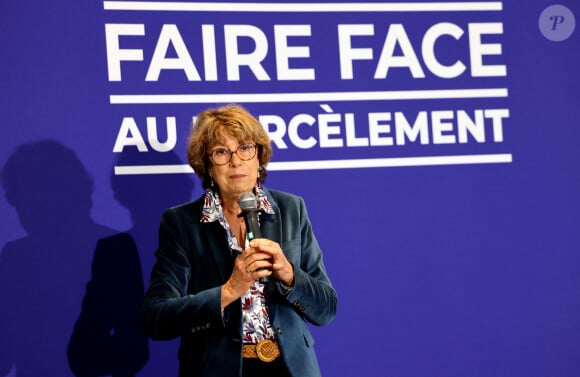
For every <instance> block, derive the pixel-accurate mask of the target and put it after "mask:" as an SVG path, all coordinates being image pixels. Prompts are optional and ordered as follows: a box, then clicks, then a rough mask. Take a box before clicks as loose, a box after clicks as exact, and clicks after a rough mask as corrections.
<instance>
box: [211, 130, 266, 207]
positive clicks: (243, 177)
mask: <svg viewBox="0 0 580 377" xmlns="http://www.w3.org/2000/svg"><path fill="white" fill-rule="evenodd" d="M222 143H223V144H217V145H214V146H212V147H211V148H210V149H209V153H210V154H211V153H212V152H214V151H215V150H218V149H222V148H226V149H229V150H230V152H232V151H236V150H237V149H238V147H239V146H240V143H239V142H238V140H237V139H236V138H234V137H232V136H230V135H228V134H225V138H224V140H223V141H222ZM248 144H253V143H248ZM240 152H241V151H240ZM210 161H212V160H211V158H210ZM259 166H260V162H259V161H258V153H257V152H256V155H255V156H254V157H252V158H251V159H250V160H247V161H244V160H242V159H240V157H239V156H238V154H237V153H232V158H231V160H230V161H229V162H228V163H227V164H225V165H216V164H214V163H213V161H212V163H211V167H210V168H209V172H210V174H211V176H212V178H213V180H214V183H215V184H216V185H217V186H218V187H219V189H220V194H221V195H222V197H230V198H231V197H233V198H237V197H238V196H239V195H240V194H241V193H242V192H246V191H253V190H254V186H255V185H256V182H257V179H258V168H259Z"/></svg>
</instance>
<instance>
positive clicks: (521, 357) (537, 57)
mask: <svg viewBox="0 0 580 377" xmlns="http://www.w3.org/2000/svg"><path fill="white" fill-rule="evenodd" d="M579 15H580V5H579V4H578V2H577V1H573V0H563V1H560V2H559V3H558V4H556V5H555V4H553V3H551V2H546V1H540V0H532V1H527V2H525V3H524V2H518V1H515V0H509V1H503V2H502V1H482V2H475V1H468V2H430V1H428V2H417V1H407V2H396V3H394V2H369V3H348V2H317V3H312V2H292V1H291V2H283V3H282V2H278V3H275V2H274V3H268V2H262V1H259V2H251V3H250V2H239V1H236V2H229V3H227V4H221V3H209V2H208V3H188V2H121V1H94V2H85V3H82V2H81V3H79V2H77V1H72V0H71V1H69V0H61V1H53V2H41V3H38V4H30V3H27V2H4V3H2V5H0V25H2V27H1V28H2V33H1V34H2V37H0V48H1V50H2V51H3V59H2V60H1V61H0V67H1V70H2V72H3V75H2V77H1V78H0V88H1V89H0V97H1V102H0V121H1V122H2V132H3V137H2V138H1V141H0V143H1V145H2V147H1V148H0V167H1V169H2V170H1V172H2V188H3V192H4V193H5V195H4V196H2V197H1V198H0V213H1V219H2V226H1V227H0V246H1V247H2V248H1V252H0V302H2V305H1V308H0V376H1V377H5V376H10V377H16V376H17V377H21V376H35V377H37V376H47V377H65V376H86V375H104V376H106V375H123V376H125V375H137V376H142V377H153V376H175V375H176V374H177V348H176V347H177V342H175V341H172V342H151V341H148V340H147V339H146V338H145V337H144V335H143V332H142V331H141V329H140V327H139V323H138V313H139V306H140V304H141V297H142V294H143V290H144V289H145V287H146V286H147V281H148V277H149V272H150V270H151V267H152V265H153V263H154V257H153V253H154V251H155V248H156V243H157V239H156V238H157V234H156V233H157V227H158V223H159V219H160V216H161V214H162V211H163V209H164V208H166V207H169V206H171V205H174V204H177V203H182V202H185V201H188V200H191V199H192V198H196V197H198V196H199V195H201V194H202V189H201V185H200V183H199V181H198V180H197V178H196V177H195V176H194V174H192V172H191V170H190V169H189V168H188V166H187V165H186V158H185V145H186V141H187V136H188V132H189V128H190V126H191V122H192V118H193V117H194V116H195V114H197V113H198V112H199V111H200V110H202V109H204V108H207V107H212V106H215V105H218V104H223V103H230V102H236V103H240V104H242V105H244V106H245V107H246V108H248V109H249V110H250V111H251V112H252V113H253V114H255V115H256V116H258V117H259V118H260V120H261V122H262V123H263V125H264V127H265V128H266V130H267V131H268V132H269V133H270V135H271V138H272V141H273V147H274V154H273V158H272V161H271V163H270V165H269V173H268V178H267V181H266V185H267V186H269V187H272V188H276V189H280V190H285V191H289V192H293V193H296V194H299V195H301V196H303V197H304V198H305V200H306V203H307V206H308V210H309V214H310V216H311V219H312V222H313V226H314V230H315V232H316V234H317V237H318V239H319V242H320V244H321V246H322V249H323V252H324V257H325V263H326V266H327V269H328V273H329V275H330V277H331V279H332V281H333V283H334V285H335V287H336V290H337V292H338V295H339V311H338V314H337V317H336V319H335V320H334V321H333V322H332V323H331V324H330V325H328V326H326V327H322V328H313V331H314V335H315V339H316V344H315V347H316V350H317V353H318V356H319V361H320V365H321V369H322V372H323V375H325V376H385V377H425V376H433V377H467V376H469V377H490V376H515V377H548V376H554V377H556V376H557V377H565V376H578V375H580V364H579V363H578V358H579V356H580V298H579V297H580V281H579V280H580V254H579V252H578V251H579V248H580V232H579V226H580V215H579V214H580V199H579V196H578V193H579V192H580V166H579V163H580V158H579V157H578V155H577V150H578V140H579V138H580V129H579V127H578V119H580V106H579V105H580V73H579V72H578V67H579V66H580V37H579V34H578V27H577V25H576V22H577V21H578V18H579Z"/></svg>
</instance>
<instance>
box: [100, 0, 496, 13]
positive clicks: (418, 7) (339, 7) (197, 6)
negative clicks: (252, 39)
mask: <svg viewBox="0 0 580 377" xmlns="http://www.w3.org/2000/svg"><path fill="white" fill-rule="evenodd" d="M103 8H104V9H105V10H133V11H187V12H304V13H308V12H335V13H336V12H451V11H455V12H461V11H501V10H502V9H503V3H502V2H501V1H477V2H421V3H406V2H394V3H228V2H218V3H214V2H171V1H167V2H165V1H163V2H162V1H104V2H103Z"/></svg>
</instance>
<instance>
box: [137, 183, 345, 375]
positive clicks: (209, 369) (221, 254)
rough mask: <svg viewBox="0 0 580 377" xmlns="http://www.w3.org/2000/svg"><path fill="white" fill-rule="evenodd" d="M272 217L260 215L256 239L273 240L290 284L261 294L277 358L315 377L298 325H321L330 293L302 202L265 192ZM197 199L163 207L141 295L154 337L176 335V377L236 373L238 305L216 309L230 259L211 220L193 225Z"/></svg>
mask: <svg viewBox="0 0 580 377" xmlns="http://www.w3.org/2000/svg"><path fill="white" fill-rule="evenodd" d="M265 192H266V195H267V196H268V199H269V200H270V202H271V203H272V206H273V207H274V211H275V214H274V215H269V214H264V213H262V215H261V217H260V230H261V233H262V237H264V238H268V239H271V240H273V241H276V242H278V243H279V244H280V246H281V247H282V250H283V251H284V254H285V255H286V258H288V260H289V261H290V263H292V264H293V265H294V272H295V286H294V287H293V288H292V289H291V290H290V291H285V290H284V289H283V288H282V286H281V285H280V283H279V282H278V281H277V280H276V279H274V278H270V279H269V281H268V283H267V285H266V288H265V290H264V291H265V296H266V300H267V304H268V310H269V315H270V320H271V323H272V327H273V328H274V331H275V332H276V337H277V340H278V343H279V345H280V349H281V353H282V357H283V359H284V361H285V363H286V365H287V367H288V370H289V371H290V374H291V375H292V376H295V377H315V376H320V369H319V367H318V362H317V360H316V355H315V352H314V348H313V345H314V340H313V339H312V335H311V334H310V331H309V329H308V325H307V323H306V321H308V322H310V323H312V324H315V325H324V324H327V323H329V322H330V321H331V320H332V319H333V318H334V316H335V314H336V306H337V295H336V291H335V290H334V288H333V287H332V284H331V282H330V280H329V279H328V276H327V274H326V269H325V267H324V264H323V259H322V253H321V250H320V247H319V245H318V242H317V241H316V238H315V236H314V234H313V232H312V227H311V224H310V220H309V218H308V214H307V211H306V207H305V205H304V201H303V199H302V198H300V197H299V196H296V195H292V194H288V193H284V192H280V191H275V190H268V189H265ZM202 207H203V197H201V198H199V199H197V200H196V201H193V202H189V203H186V204H183V205H179V206H176V207H173V208H169V209H167V210H166V211H165V213H164V214H163V217H162V220H161V225H160V228H159V246H158V249H157V251H156V253H155V255H156V257H157V262H156V264H155V266H154V267H153V271H152V273H151V280H150V286H149V289H148V290H147V292H146V294H145V300H144V306H143V311H142V322H143V325H144V328H145V330H146V331H147V333H148V334H149V336H150V337H151V338H152V339H154V340H167V339H173V338H176V337H181V344H180V348H179V355H178V357H179V376H180V377H193V376H211V377H217V376H227V377H231V376H241V370H242V340H241V339H242V321H241V313H242V309H241V300H236V301H235V302H233V303H232V304H230V305H229V306H228V307H226V308H225V309H224V313H223V315H222V311H221V285H222V284H224V283H225V282H226V281H227V279H228V278H229V277H230V275H231V272H232V269H233V266H234V258H235V257H234V256H233V255H232V253H231V251H230V248H229V246H228V240H227V234H226V231H225V230H224V229H223V227H222V226H221V225H220V224H219V222H217V221H216V222H211V223H201V222H200V217H201V210H202Z"/></svg>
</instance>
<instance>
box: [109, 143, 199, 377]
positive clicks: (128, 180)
mask: <svg viewBox="0 0 580 377" xmlns="http://www.w3.org/2000/svg"><path fill="white" fill-rule="evenodd" d="M183 163H184V162H183V161H181V160H180V158H179V156H178V155H177V154H175V153H174V152H166V153H154V152H148V153H141V152H139V151H138V150H137V149H136V148H125V150H124V151H123V152H122V153H120V154H119V156H118V158H117V161H116V165H118V166H131V165H159V164H162V165H165V164H167V165H175V164H183ZM111 187H112V189H113V192H114V195H115V199H117V200H118V201H119V203H120V204H121V205H122V206H123V207H125V208H127V209H128V210H129V213H130V216H131V223H132V224H133V225H132V228H131V229H129V230H128V233H129V234H130V235H131V236H132V237H133V239H134V240H135V242H136V245H137V249H138V250H139V254H140V255H141V261H142V265H143V273H144V279H145V280H146V281H148V280H149V275H150V273H151V269H152V268H153V264H154V263H155V250H156V248H157V243H158V240H157V230H158V228H159V222H160V220H161V215H162V214H163V211H164V210H165V209H166V208H168V207H171V206H174V205H176V204H181V203H184V202H187V201H190V200H191V198H192V192H193V190H194V187H195V185H194V175H193V174H160V175H149V174H143V175H114V174H112V175H111ZM149 346H150V350H151V357H150V360H149V362H148V363H147V365H146V366H145V368H143V370H142V371H141V372H140V373H139V376H141V377H158V376H177V374H178V363H177V353H178V346H179V342H178V340H173V341H163V342H150V344H149Z"/></svg>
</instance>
